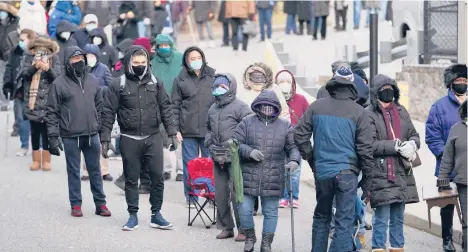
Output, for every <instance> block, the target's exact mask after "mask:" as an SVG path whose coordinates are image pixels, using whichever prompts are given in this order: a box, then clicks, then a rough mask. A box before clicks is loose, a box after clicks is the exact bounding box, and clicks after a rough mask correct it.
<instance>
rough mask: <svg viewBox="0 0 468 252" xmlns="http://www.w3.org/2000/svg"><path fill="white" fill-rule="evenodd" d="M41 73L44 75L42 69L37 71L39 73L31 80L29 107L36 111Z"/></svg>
mask: <svg viewBox="0 0 468 252" xmlns="http://www.w3.org/2000/svg"><path fill="white" fill-rule="evenodd" d="M41 73H42V70H41V69H39V70H37V72H36V73H35V74H34V75H33V77H32V80H31V86H30V88H29V104H28V107H29V109H30V110H34V105H35V103H36V98H37V90H38V89H39V82H40V81H41Z"/></svg>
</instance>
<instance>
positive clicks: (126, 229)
mask: <svg viewBox="0 0 468 252" xmlns="http://www.w3.org/2000/svg"><path fill="white" fill-rule="evenodd" d="M137 228H138V225H136V226H135V227H133V228H129V227H127V226H123V227H122V230H123V231H133V230H135V229H137Z"/></svg>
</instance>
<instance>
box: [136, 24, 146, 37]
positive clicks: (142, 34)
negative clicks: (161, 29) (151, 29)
mask: <svg viewBox="0 0 468 252" xmlns="http://www.w3.org/2000/svg"><path fill="white" fill-rule="evenodd" d="M137 25H138V35H139V36H140V38H141V37H146V25H145V23H143V21H139V22H138V23H137Z"/></svg>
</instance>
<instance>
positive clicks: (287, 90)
mask: <svg viewBox="0 0 468 252" xmlns="http://www.w3.org/2000/svg"><path fill="white" fill-rule="evenodd" d="M279 88H280V89H281V92H282V93H283V95H284V98H285V99H286V100H289V99H290V98H291V95H292V87H291V84H289V83H280V84H279Z"/></svg>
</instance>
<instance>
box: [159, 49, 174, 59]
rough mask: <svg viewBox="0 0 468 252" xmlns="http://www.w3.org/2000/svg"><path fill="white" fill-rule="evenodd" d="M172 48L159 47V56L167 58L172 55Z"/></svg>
mask: <svg viewBox="0 0 468 252" xmlns="http://www.w3.org/2000/svg"><path fill="white" fill-rule="evenodd" d="M171 52H172V49H171V48H170V47H163V48H158V54H159V56H161V57H163V58H165V57H169V56H171Z"/></svg>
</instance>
